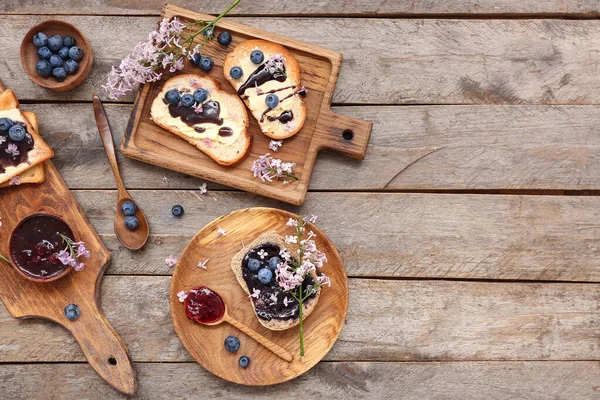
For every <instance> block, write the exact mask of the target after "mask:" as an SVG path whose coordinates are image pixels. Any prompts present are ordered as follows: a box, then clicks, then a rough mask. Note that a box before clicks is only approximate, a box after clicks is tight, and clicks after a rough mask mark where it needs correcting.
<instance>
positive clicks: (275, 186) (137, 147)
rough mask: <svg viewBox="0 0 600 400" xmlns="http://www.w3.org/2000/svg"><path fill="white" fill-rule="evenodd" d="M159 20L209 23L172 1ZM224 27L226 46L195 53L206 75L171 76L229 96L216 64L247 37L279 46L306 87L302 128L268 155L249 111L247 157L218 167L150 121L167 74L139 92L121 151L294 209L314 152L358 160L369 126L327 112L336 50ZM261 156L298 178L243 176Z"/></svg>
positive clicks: (235, 26)
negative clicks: (204, 62)
mask: <svg viewBox="0 0 600 400" xmlns="http://www.w3.org/2000/svg"><path fill="white" fill-rule="evenodd" d="M163 17H164V18H173V17H178V18H180V19H182V20H183V21H185V22H191V21H195V20H199V19H204V20H212V19H213V17H211V16H209V15H205V14H200V13H197V12H194V11H190V10H187V9H185V8H181V7H178V6H175V5H172V4H167V5H166V6H165V7H164V8H163ZM224 30H226V31H229V32H230V33H231V35H232V36H233V41H232V42H231V44H230V45H228V46H225V47H224V46H221V45H220V44H218V42H217V41H216V39H215V40H212V41H211V42H210V43H209V44H207V45H206V47H205V48H204V49H203V50H202V55H208V56H210V57H211V58H212V59H213V60H214V62H215V66H214V68H213V69H212V71H211V72H210V73H205V72H203V71H201V70H200V68H198V67H195V66H192V65H190V64H189V63H188V62H186V66H185V68H184V69H183V70H182V71H179V72H178V73H177V74H185V73H188V74H189V73H194V74H199V75H206V76H209V77H211V78H213V79H216V80H217V81H219V82H220V83H221V88H222V89H223V90H225V91H227V92H228V93H231V94H235V90H234V89H233V87H232V86H231V85H230V84H229V82H227V80H226V79H225V77H224V76H223V68H222V66H223V62H224V60H225V57H226V56H227V54H228V53H230V52H231V51H232V50H233V49H234V47H235V46H237V45H238V44H240V43H241V42H243V41H246V40H249V39H263V40H268V41H272V42H276V43H279V44H281V45H283V46H284V47H286V48H287V49H288V50H289V51H290V52H291V53H292V54H293V55H294V57H295V58H296V59H297V60H298V62H299V63H300V68H301V75H300V82H301V84H302V85H304V86H305V87H306V88H307V89H308V94H307V96H306V97H305V98H304V102H305V104H306V107H307V116H306V122H305V124H304V126H303V128H302V130H301V131H300V132H299V133H298V134H296V135H295V136H293V137H292V138H290V139H285V140H284V142H283V147H281V148H280V149H279V151H278V152H277V153H274V152H273V151H271V150H270V149H269V147H268V146H269V142H270V140H271V139H270V138H268V137H267V136H265V135H264V134H263V133H262V132H261V130H260V128H259V126H258V123H257V122H256V120H255V119H254V117H252V115H250V113H249V120H250V128H249V130H250V133H251V134H252V135H253V138H254V140H253V143H252V147H251V149H250V154H249V155H248V157H246V159H244V161H242V162H241V163H240V164H237V165H236V166H233V167H223V166H220V165H218V164H217V163H216V162H214V161H212V160H211V159H210V158H209V157H208V156H206V155H205V154H204V153H202V152H201V151H200V150H198V149H196V147H194V146H192V145H191V144H189V143H187V142H186V141H185V140H183V139H180V138H179V137H177V136H176V135H174V134H172V133H170V132H168V131H166V130H164V129H163V128H161V127H159V126H158V125H156V124H154V123H153V122H152V120H151V119H150V106H151V104H152V101H153V100H154V98H155V97H156V96H157V95H158V93H159V92H160V91H161V88H162V86H163V84H164V82H165V81H166V80H167V79H169V78H171V77H172V76H173V75H175V74H171V73H168V72H167V73H165V74H164V75H163V78H162V80H161V81H158V82H155V83H152V84H147V85H144V86H143V87H141V88H140V90H139V92H138V95H137V97H136V99H135V104H134V107H133V112H132V114H131V117H130V120H129V124H128V125H127V129H126V132H125V136H124V139H123V143H122V145H121V152H122V153H123V154H124V155H126V156H127V157H131V158H134V159H136V160H140V161H144V162H147V163H150V164H155V165H158V166H161V167H164V168H168V169H171V170H174V171H178V172H182V173H184V174H188V175H193V176H196V177H199V178H203V179H207V180H210V181H213V182H217V183H221V184H224V185H227V186H232V187H235V188H238V189H241V190H245V191H248V192H251V193H256V194H259V195H262V196H266V197H271V198H274V199H277V200H281V201H285V202H288V203H291V204H295V205H300V204H302V202H303V201H304V198H305V197H306V192H307V190H308V184H309V181H310V177H311V174H312V171H313V167H314V164H315V160H316V158H317V153H318V152H319V150H321V149H331V150H335V151H338V152H341V153H343V154H345V155H347V156H349V157H352V158H357V159H363V158H364V157H365V154H366V151H367V145H368V143H369V138H370V136H371V129H372V125H373V124H372V123H370V122H366V121H361V120H358V119H355V118H351V117H347V116H344V115H340V114H335V113H334V112H332V111H331V110H330V108H329V107H330V105H331V98H332V96H333V92H334V89H335V85H336V82H337V78H338V75H339V73H340V69H341V66H342V55H341V54H340V53H338V52H336V51H333V50H329V49H325V48H322V47H319V46H314V45H311V44H308V43H305V42H301V41H299V40H294V39H290V38H287V37H284V36H280V35H276V34H274V33H270V32H267V31H263V30H260V29H256V28H252V27H250V26H246V25H243V24H239V23H236V22H231V21H229V20H227V19H222V20H221V21H219V23H218V24H217V29H216V31H215V36H217V35H218V34H219V33H220V32H222V31H224ZM197 40H198V42H200V41H201V40H202V38H201V35H200V36H198V38H197ZM266 153H271V156H274V157H275V158H280V159H281V160H282V161H285V162H294V163H296V166H295V167H294V171H295V174H296V176H298V178H299V180H298V181H294V182H292V183H290V184H287V185H284V184H283V183H282V182H281V181H279V182H272V183H269V182H266V183H263V182H261V181H260V180H258V179H257V178H255V177H254V176H253V174H252V172H251V171H250V168H251V167H252V163H253V161H254V160H256V159H257V158H258V157H259V156H261V155H263V154H266ZM332 173H335V171H332Z"/></svg>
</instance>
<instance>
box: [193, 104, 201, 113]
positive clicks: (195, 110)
mask: <svg viewBox="0 0 600 400" xmlns="http://www.w3.org/2000/svg"><path fill="white" fill-rule="evenodd" d="M192 110H194V112H195V113H196V114H200V113H201V112H202V111H203V108H202V106H201V105H199V106H198V107H196V106H193V107H192Z"/></svg>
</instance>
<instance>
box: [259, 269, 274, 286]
mask: <svg viewBox="0 0 600 400" xmlns="http://www.w3.org/2000/svg"><path fill="white" fill-rule="evenodd" d="M272 279H273V271H271V270H270V269H269V268H263V269H261V270H260V271H258V281H259V282H260V283H262V284H263V285H268V284H269V283H271V280H272Z"/></svg>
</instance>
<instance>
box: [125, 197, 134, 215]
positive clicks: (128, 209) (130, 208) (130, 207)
mask: <svg viewBox="0 0 600 400" xmlns="http://www.w3.org/2000/svg"><path fill="white" fill-rule="evenodd" d="M121 211H123V214H125V215H133V214H135V212H136V211H137V206H136V205H135V203H134V202H133V201H131V200H127V201H124V202H123V204H121Z"/></svg>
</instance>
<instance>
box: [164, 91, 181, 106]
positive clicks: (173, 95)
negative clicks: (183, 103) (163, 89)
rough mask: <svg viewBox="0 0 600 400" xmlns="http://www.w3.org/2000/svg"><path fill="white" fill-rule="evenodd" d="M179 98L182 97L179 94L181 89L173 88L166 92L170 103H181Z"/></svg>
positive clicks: (166, 97)
mask: <svg viewBox="0 0 600 400" xmlns="http://www.w3.org/2000/svg"><path fill="white" fill-rule="evenodd" d="M179 100H181V97H180V96H179V90H177V89H171V90H169V91H168V92H167V93H165V101H166V102H167V103H169V104H170V105H172V106H176V105H177V104H179Z"/></svg>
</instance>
